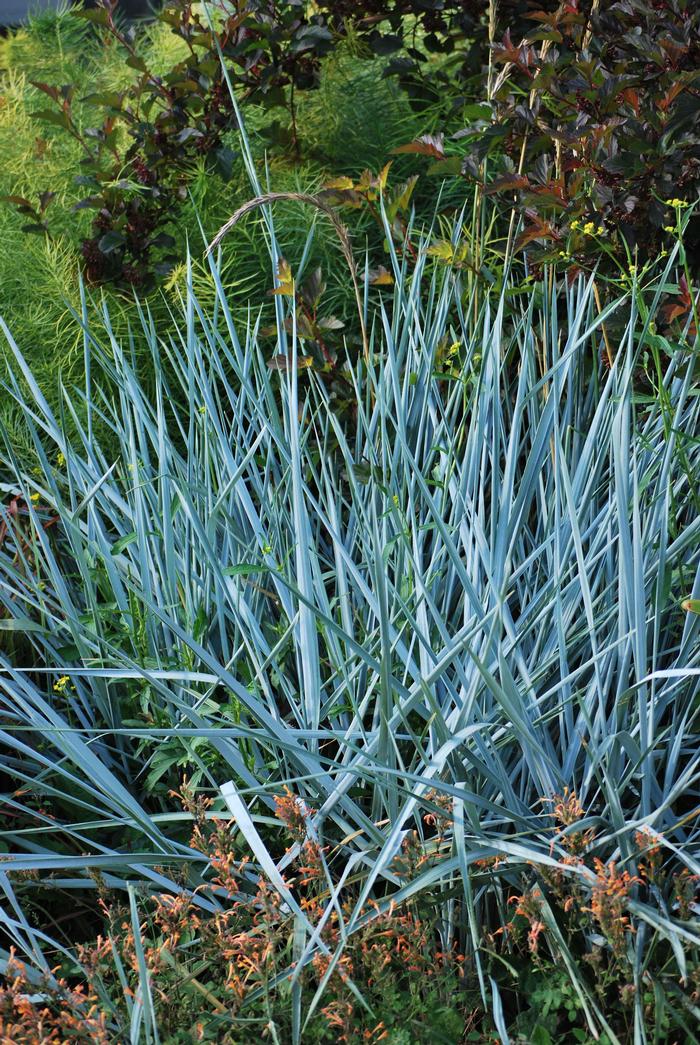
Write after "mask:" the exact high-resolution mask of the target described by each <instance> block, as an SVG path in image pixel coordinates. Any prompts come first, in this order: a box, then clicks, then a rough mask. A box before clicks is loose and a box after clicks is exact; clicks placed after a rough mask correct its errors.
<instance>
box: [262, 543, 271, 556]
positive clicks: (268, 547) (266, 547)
mask: <svg viewBox="0 0 700 1045" xmlns="http://www.w3.org/2000/svg"><path fill="white" fill-rule="evenodd" d="M262 553H263V555H272V545H271V544H263V546H262Z"/></svg>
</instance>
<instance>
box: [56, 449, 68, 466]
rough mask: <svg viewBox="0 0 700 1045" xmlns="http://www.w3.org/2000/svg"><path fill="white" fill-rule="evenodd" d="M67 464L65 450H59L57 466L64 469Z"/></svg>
mask: <svg viewBox="0 0 700 1045" xmlns="http://www.w3.org/2000/svg"><path fill="white" fill-rule="evenodd" d="M65 463H66V455H65V454H64V453H63V450H59V451H58V453H57V454H56V464H57V465H58V467H59V468H63V466H64V464H65Z"/></svg>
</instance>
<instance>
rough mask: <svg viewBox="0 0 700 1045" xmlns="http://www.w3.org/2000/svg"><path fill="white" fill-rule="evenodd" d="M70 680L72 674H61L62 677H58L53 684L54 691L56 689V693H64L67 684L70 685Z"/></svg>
mask: <svg viewBox="0 0 700 1045" xmlns="http://www.w3.org/2000/svg"><path fill="white" fill-rule="evenodd" d="M69 682H70V676H69V675H61V677H60V679H58V681H57V682H54V684H53V691H54V693H63V691H64V689H65V688H66V686H67V685H68V683H69Z"/></svg>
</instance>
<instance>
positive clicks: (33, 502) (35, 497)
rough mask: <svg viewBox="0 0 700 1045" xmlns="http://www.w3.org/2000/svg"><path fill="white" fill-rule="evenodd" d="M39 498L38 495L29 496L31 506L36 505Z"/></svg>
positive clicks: (39, 495)
mask: <svg viewBox="0 0 700 1045" xmlns="http://www.w3.org/2000/svg"><path fill="white" fill-rule="evenodd" d="M40 497H41V494H40V493H33V494H32V495H31V497H30V500H31V502H32V504H36V503H37V501H38V500H39V498H40Z"/></svg>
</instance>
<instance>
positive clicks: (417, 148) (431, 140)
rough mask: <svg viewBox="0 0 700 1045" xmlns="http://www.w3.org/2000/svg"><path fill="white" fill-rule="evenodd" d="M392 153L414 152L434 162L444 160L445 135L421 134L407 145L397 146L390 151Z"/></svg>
mask: <svg viewBox="0 0 700 1045" xmlns="http://www.w3.org/2000/svg"><path fill="white" fill-rule="evenodd" d="M391 151H392V152H393V153H404V152H415V153H417V154H418V155H420V156H432V157H434V158H435V159H436V160H444V158H445V135H444V134H442V133H441V134H422V135H421V136H420V138H416V139H415V140H414V141H412V142H409V143H408V144H407V145H399V146H398V148H396V149H392V150H391Z"/></svg>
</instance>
